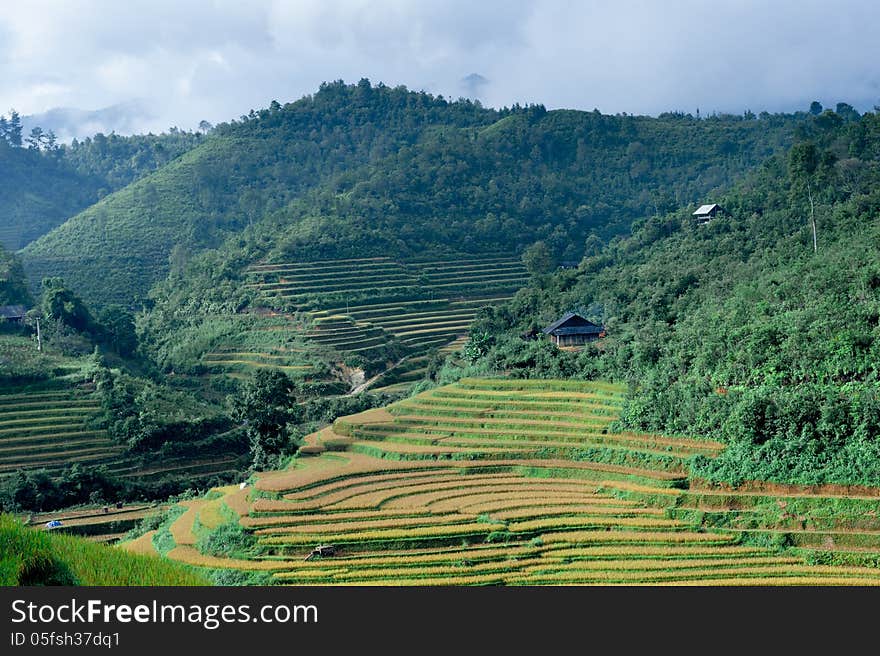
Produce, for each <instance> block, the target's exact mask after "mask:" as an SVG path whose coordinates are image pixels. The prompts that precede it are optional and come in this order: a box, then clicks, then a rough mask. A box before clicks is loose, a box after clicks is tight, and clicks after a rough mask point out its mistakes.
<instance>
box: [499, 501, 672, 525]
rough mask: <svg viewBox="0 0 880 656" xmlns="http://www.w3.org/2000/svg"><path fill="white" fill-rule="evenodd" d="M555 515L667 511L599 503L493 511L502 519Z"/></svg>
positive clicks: (640, 514) (658, 514) (660, 513)
mask: <svg viewBox="0 0 880 656" xmlns="http://www.w3.org/2000/svg"><path fill="white" fill-rule="evenodd" d="M553 515H566V516H575V515H594V516H595V515H612V516H614V517H646V516H650V517H663V516H664V515H665V511H664V510H663V509H662V508H632V507H619V506H599V505H584V504H581V505H559V506H533V507H530V508H529V507H527V508H517V509H515V510H502V511H496V512H493V513H492V517H494V518H496V519H501V520H505V521H507V520H511V519H527V518H539V517H540V518H546V517H550V516H553Z"/></svg>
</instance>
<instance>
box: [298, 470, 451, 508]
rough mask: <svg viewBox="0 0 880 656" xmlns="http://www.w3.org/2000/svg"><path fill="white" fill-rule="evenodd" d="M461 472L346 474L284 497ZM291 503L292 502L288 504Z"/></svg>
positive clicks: (308, 497) (319, 495) (312, 496)
mask: <svg viewBox="0 0 880 656" xmlns="http://www.w3.org/2000/svg"><path fill="white" fill-rule="evenodd" d="M460 475H461V474H459V472H457V471H455V470H452V469H441V468H438V469H437V470H428V471H416V472H399V473H396V474H366V475H357V476H346V477H344V478H340V479H339V480H333V481H331V482H328V483H325V484H323V485H317V486H315V487H310V488H308V489H306V490H302V491H300V492H291V493H289V494H285V495H284V498H285V499H287V500H289V501H313V500H318V501H320V500H322V499H328V498H329V495H330V494H332V493H334V492H339V491H340V490H342V491H345V492H348V491H350V490H353V489H356V488H358V487H359V486H367V485H373V486H376V489H380V486H393V485H401V484H409V483H413V484H415V483H418V482H420V481H435V480H436V481H441V480H452V479H453V477H456V476H460ZM288 505H290V504H288Z"/></svg>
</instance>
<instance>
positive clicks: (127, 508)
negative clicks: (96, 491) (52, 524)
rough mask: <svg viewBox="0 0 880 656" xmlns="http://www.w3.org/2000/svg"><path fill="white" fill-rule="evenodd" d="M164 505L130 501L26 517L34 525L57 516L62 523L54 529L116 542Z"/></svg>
mask: <svg viewBox="0 0 880 656" xmlns="http://www.w3.org/2000/svg"><path fill="white" fill-rule="evenodd" d="M165 509H167V506H160V505H156V504H145V503H134V504H127V505H124V506H123V507H121V508H116V507H114V506H95V507H88V508H76V509H68V510H64V511H58V512H49V513H36V514H31V515H29V516H27V517H26V520H27V523H28V524H30V525H32V526H44V525H45V524H46V523H47V522H49V521H53V520H57V521H60V522H61V526H60V527H59V528H56V529H51V530H52V531H53V532H61V533H70V534H73V535H80V536H83V537H87V538H88V539H90V540H93V541H96V542H115V541H116V540H119V539H120V538H122V537H123V536H124V535H125V534H126V533H127V532H128V531H130V530H131V529H132V528H134V527H135V526H136V525H137V524H139V523H140V522H141V520H143V519H146V518H147V517H150V516H152V515H156V514H159V513H161V512H163V511H164V510H165Z"/></svg>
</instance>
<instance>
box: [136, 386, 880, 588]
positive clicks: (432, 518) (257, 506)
mask: <svg viewBox="0 0 880 656" xmlns="http://www.w3.org/2000/svg"><path fill="white" fill-rule="evenodd" d="M622 400H623V390H622V389H621V388H619V387H617V386H614V385H609V384H603V383H596V382H576V381H515V380H494V379H493V380H486V379H465V380H462V381H461V382H460V383H457V384H455V385H450V386H446V387H443V388H438V389H435V390H432V391H430V392H426V393H423V394H420V395H418V396H416V397H413V398H411V399H408V400H405V401H401V402H398V403H395V404H392V405H391V406H389V407H388V408H386V409H379V410H370V411H367V412H365V413H361V414H359V415H353V416H350V417H346V418H343V419H340V420H337V422H336V423H335V424H334V425H333V426H332V427H328V428H326V429H324V430H322V431H321V432H320V433H318V434H315V435H313V436H311V437H310V439H309V440H308V443H309V445H310V450H311V452H312V453H315V454H316V455H311V456H303V457H301V458H299V459H297V461H295V465H294V466H293V467H292V468H291V469H288V470H285V471H279V472H266V473H263V474H261V475H259V477H258V480H257V482H256V484H255V488H254V489H250V488H246V489H245V490H239V489H237V488H236V489H234V490H232V491H231V492H228V493H226V495H225V496H223V497H221V498H220V499H221V500H220V501H217V500H214V501H213V502H208V503H214V504H215V505H216V504H225V506H226V507H227V509H228V510H230V511H231V509H232V508H233V507H234V508H235V510H234V516H235V517H237V518H238V519H237V522H238V524H239V525H240V526H241V527H242V528H243V529H244V530H245V531H247V532H248V533H249V534H250V535H251V536H252V537H253V540H254V544H255V546H254V547H253V548H252V549H250V550H248V551H247V553H241V554H237V555H236V557H234V558H231V559H228V560H226V561H223V560H222V559H220V560H218V559H217V558H215V557H213V556H205V555H203V554H199V553H198V551H197V550H196V549H195V548H194V546H193V545H194V539H193V535H194V533H193V531H194V530H195V527H199V526H203V525H204V521H198V520H199V516H200V515H199V513H202V514H204V513H206V511H207V510H208V508H209V507H210V506H209V505H208V504H204V503H200V502H194V503H191V504H190V505H189V507H188V509H187V511H186V512H185V513H184V515H181V517H180V518H179V519H178V520H177V522H176V524H178V525H177V526H175V527H173V528H174V530H173V532H176V534H177V535H179V536H180V541H179V543H178V544H179V547H178V549H175V550H172V551H171V552H170V554H169V555H170V556H171V557H173V558H179V559H180V560H183V561H184V562H189V563H190V564H196V565H197V564H200V563H201V564H204V565H205V566H212V567H224V566H225V567H229V568H233V569H260V570H263V571H266V572H271V575H272V576H273V577H274V578H275V579H276V580H277V581H278V582H279V583H285V584H322V585H323V584H327V585H339V584H344V585H362V584H363V585H371V584H373V585H375V584H381V585H487V584H489V585H500V584H505V585H537V584H577V585H587V584H600V585H611V584H624V585H631V584H645V585H655V584H656V585H693V584H699V583H703V584H712V585H761V584H768V585H817V584H839V585H853V584H856V585H874V584H880V569H878V568H876V567H871V566H866V565H867V564H869V563H870V562H871V559H872V557H875V556H877V557H880V524H878V521H880V520H878V519H877V517H880V490H878V491H876V492H878V494H877V495H875V494H873V492H874V491H868V492H867V493H865V492H864V491H862V492H860V494H854V493H853V491H851V490H835V491H833V492H832V491H828V490H786V491H785V494H783V495H781V494H779V493H778V492H779V491H778V490H770V489H761V488H757V489H756V488H754V487H753V488H750V489H748V490H722V489H717V488H711V487H708V486H703V485H699V484H698V482H695V481H690V480H689V479H688V460H689V458H690V457H692V456H694V455H703V456H708V457H712V456H713V455H715V454H717V453H718V452H719V451H720V450H721V449H722V448H723V446H722V445H721V444H719V443H717V442H712V441H709V440H695V439H687V438H682V437H678V436H671V435H665V436H664V435H642V434H633V433H615V432H613V430H612V422H613V421H614V420H615V418H616V417H617V415H618V413H619V410H620V407H621V403H622ZM328 445H330V446H331V447H332V449H333V451H332V452H331V451H329V450H327V446H328ZM339 449H344V450H342V451H340V450H339ZM835 495H836V496H835ZM233 521H235V520H233ZM780 535H784V536H785V539H784V540H782V539H779V536H780ZM844 536H846V537H845V538H844ZM829 540H835V541H834V542H833V543H830V542H829ZM318 544H333V545H335V546H336V547H337V550H338V551H337V554H336V555H335V556H333V557H325V558H313V559H309V560H305V556H306V555H307V554H308V553H309V552H310V551H311V549H312V548H314V547H315V546H316V545H318ZM138 546H142V545H138ZM133 548H134V547H133ZM816 554H824V555H825V556H831V557H834V558H837V559H838V560H845V559H846V558H851V561H850V562H846V563H842V564H823V565H816V564H809V561H810V559H812V560H815V559H816Z"/></svg>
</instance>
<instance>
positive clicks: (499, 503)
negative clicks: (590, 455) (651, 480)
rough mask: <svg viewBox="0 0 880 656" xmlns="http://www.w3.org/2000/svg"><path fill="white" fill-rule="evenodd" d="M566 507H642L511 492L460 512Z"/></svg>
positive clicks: (586, 497) (611, 500)
mask: <svg viewBox="0 0 880 656" xmlns="http://www.w3.org/2000/svg"><path fill="white" fill-rule="evenodd" d="M440 505H441V504H435V505H434V506H433V508H432V510H438V509H439V507H440ZM566 505H582V506H590V507H594V508H601V507H606V506H608V507H614V508H621V509H624V508H635V507H642V506H640V505H639V504H637V503H636V502H635V501H630V500H629V499H616V498H614V497H606V496H601V495H597V494H584V495H578V499H577V501H576V502H574V503H571V502H570V501H568V500H566V499H565V498H563V497H560V496H559V495H555V494H548V495H536V496H531V495H530V496H529V497H527V498H525V499H524V498H523V497H522V495H520V494H517V493H516V492H511V493H498V494H495V495H487V496H486V499H483V500H480V501H476V502H474V503H468V504H465V505H462V506H461V508H460V510H462V511H463V512H464V511H466V512H475V513H482V512H504V511H512V510H516V509H518V508H522V509H524V510H525V509H527V508H541V507H545V508H547V509H548V510H551V509H554V508H558V507H564V506H566Z"/></svg>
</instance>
